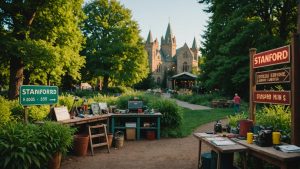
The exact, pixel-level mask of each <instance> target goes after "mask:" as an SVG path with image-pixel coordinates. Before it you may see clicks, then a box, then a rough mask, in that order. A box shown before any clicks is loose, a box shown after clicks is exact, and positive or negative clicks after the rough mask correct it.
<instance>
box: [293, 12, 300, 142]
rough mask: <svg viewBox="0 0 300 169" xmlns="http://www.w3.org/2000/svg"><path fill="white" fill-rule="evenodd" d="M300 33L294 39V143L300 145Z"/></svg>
mask: <svg viewBox="0 0 300 169" xmlns="http://www.w3.org/2000/svg"><path fill="white" fill-rule="evenodd" d="M298 12H299V11H298ZM299 46H300V34H295V35H294V36H293V39H292V54H293V57H292V84H291V88H292V104H291V109H292V143H293V144H295V145H297V146H300V105H299V100H300V64H299V63H300V47H299Z"/></svg>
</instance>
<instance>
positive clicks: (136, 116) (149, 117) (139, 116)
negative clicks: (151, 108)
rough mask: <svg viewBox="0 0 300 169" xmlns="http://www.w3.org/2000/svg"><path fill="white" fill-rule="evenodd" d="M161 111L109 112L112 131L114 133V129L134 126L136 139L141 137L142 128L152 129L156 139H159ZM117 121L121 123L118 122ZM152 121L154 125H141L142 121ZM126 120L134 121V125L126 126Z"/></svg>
mask: <svg viewBox="0 0 300 169" xmlns="http://www.w3.org/2000/svg"><path fill="white" fill-rule="evenodd" d="M161 116H162V114H161V113H152V114H150V113H149V114H146V113H124V114H111V129H112V133H115V131H116V130H125V129H127V128H135V129H136V139H137V140H139V139H140V138H141V131H142V130H144V131H145V130H154V131H156V139H160V118H161ZM119 121H122V123H120V124H118V122H119ZM149 121H150V122H153V123H154V124H155V125H154V126H148V127H145V126H143V122H149ZM126 122H133V123H135V125H136V126H135V127H126V126H125V123H126Z"/></svg>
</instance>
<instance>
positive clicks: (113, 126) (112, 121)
mask: <svg viewBox="0 0 300 169" xmlns="http://www.w3.org/2000/svg"><path fill="white" fill-rule="evenodd" d="M111 132H112V133H113V135H114V134H115V118H114V117H112V118H111Z"/></svg>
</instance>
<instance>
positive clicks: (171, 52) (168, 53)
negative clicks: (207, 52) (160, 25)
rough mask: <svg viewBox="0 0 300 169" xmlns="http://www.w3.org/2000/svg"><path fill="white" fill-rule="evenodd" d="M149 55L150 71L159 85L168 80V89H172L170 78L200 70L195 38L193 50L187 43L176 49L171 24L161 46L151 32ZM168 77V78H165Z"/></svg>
mask: <svg viewBox="0 0 300 169" xmlns="http://www.w3.org/2000/svg"><path fill="white" fill-rule="evenodd" d="M145 48H146V51H147V53H148V59H149V66H150V71H151V72H152V76H153V78H154V79H155V81H156V83H157V84H162V83H163V79H164V78H167V79H168V80H167V87H168V88H171V81H170V80H169V78H170V77H171V76H173V75H175V74H179V73H182V72H190V73H192V71H193V70H198V57H199V49H198V47H197V44H196V39H195V38H194V41H193V45H192V48H189V47H188V45H187V44H186V43H185V44H184V45H183V46H182V47H181V48H178V49H176V37H175V36H174V35H173V33H172V30H171V25H170V23H169V24H168V28H167V31H166V35H165V37H163V36H162V37H161V45H159V42H158V40H157V38H156V39H155V40H153V38H152V34H151V30H150V31H149V34H148V38H147V41H146V44H145ZM165 76H167V77H165Z"/></svg>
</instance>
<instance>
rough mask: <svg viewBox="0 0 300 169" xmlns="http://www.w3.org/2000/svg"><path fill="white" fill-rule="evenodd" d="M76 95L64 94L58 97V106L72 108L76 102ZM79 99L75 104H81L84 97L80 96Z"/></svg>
mask: <svg viewBox="0 0 300 169" xmlns="http://www.w3.org/2000/svg"><path fill="white" fill-rule="evenodd" d="M74 99H75V96H73V95H69V94H68V95H62V96H60V97H59V99H58V106H67V108H68V110H71V107H72V105H73V103H74ZM78 99H79V100H78V101H76V102H75V103H74V106H81V105H82V102H83V99H81V98H79V97H78Z"/></svg>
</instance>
